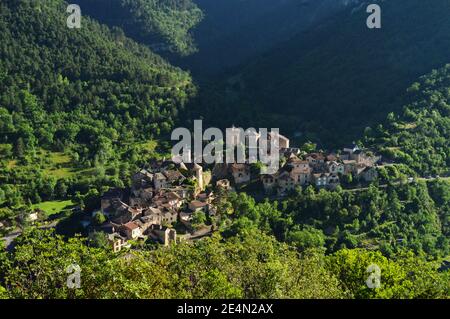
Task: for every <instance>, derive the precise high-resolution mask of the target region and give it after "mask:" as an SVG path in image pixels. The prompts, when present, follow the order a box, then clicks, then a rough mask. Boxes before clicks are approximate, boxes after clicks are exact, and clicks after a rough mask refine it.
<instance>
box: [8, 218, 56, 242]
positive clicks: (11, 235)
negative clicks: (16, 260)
mask: <svg viewBox="0 0 450 319" xmlns="http://www.w3.org/2000/svg"><path fill="white" fill-rule="evenodd" d="M56 224H58V221H57V220H55V221H53V222H51V223H50V224H47V225H42V226H39V227H38V228H39V229H50V228H53V227H55V226H56ZM22 233H23V230H19V231H14V232H12V233H9V234H8V235H6V236H5V237H2V238H1V240H2V241H4V242H5V248H6V249H8V248H9V247H10V246H11V244H12V242H13V241H14V239H16V238H17V237H19V236H20V235H22Z"/></svg>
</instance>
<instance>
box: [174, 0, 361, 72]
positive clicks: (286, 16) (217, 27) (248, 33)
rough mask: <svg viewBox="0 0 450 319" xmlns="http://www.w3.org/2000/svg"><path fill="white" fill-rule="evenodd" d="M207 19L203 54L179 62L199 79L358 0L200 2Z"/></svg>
mask: <svg viewBox="0 0 450 319" xmlns="http://www.w3.org/2000/svg"><path fill="white" fill-rule="evenodd" d="M195 1H196V3H197V5H198V6H199V7H200V8H201V9H202V11H203V12H204V15H205V18H204V20H203V21H202V22H201V23H200V24H199V25H198V27H197V28H196V29H195V30H194V37H195V40H196V42H197V43H198V47H199V50H198V52H197V53H195V54H194V55H192V56H189V57H187V58H186V59H184V60H182V61H181V62H180V63H181V65H183V66H184V67H187V68H189V69H191V70H193V71H194V72H195V73H197V74H200V75H209V74H214V73H217V72H220V71H222V70H224V69H226V68H228V67H232V66H236V65H238V64H239V63H242V62H243V61H245V60H246V59H249V58H251V57H252V56H255V55H258V54H261V53H264V52H265V51H266V50H268V49H270V48H272V47H274V46H275V45H276V44H278V43H281V42H283V41H286V40H288V39H289V38H291V37H292V36H293V35H295V34H296V33H298V32H300V31H302V30H306V29H307V28H309V27H311V26H313V25H315V24H317V23H319V22H320V21H322V20H323V19H325V18H327V17H328V16H330V15H333V14H335V13H336V12H338V11H339V10H341V9H342V8H344V7H345V6H346V5H348V4H350V3H354V2H358V1H359V0H314V1H313V0H301V1H299V0H216V1H211V0H195Z"/></svg>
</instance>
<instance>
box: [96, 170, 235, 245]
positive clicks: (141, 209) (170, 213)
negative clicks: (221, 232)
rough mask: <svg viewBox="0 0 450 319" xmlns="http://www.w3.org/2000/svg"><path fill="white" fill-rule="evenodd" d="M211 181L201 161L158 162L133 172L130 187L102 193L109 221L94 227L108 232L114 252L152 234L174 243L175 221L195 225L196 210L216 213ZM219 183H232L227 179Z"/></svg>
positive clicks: (104, 212)
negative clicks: (207, 185) (185, 162)
mask: <svg viewBox="0 0 450 319" xmlns="http://www.w3.org/2000/svg"><path fill="white" fill-rule="evenodd" d="M208 183H209V178H208V177H207V174H205V173H204V172H203V168H202V167H201V166H200V165H198V164H184V163H181V164H179V165H177V164H175V163H173V162H171V161H158V162H155V163H153V164H152V165H151V166H150V167H149V168H147V169H142V170H140V171H139V172H137V173H136V174H134V176H133V178H132V186H131V188H130V189H129V190H128V191H124V190H118V189H113V190H110V191H108V192H107V193H105V194H104V195H103V196H102V198H101V211H100V212H101V213H102V214H103V215H104V216H105V217H106V219H107V221H106V222H105V223H103V224H102V225H100V226H99V227H96V229H95V231H98V228H100V229H101V231H103V232H106V233H107V234H108V239H109V241H110V244H111V245H112V247H113V250H114V251H115V252H117V251H120V250H121V249H122V248H123V247H126V246H129V243H128V241H129V240H147V239H149V238H151V239H153V240H155V241H158V242H160V243H161V244H164V245H169V244H170V243H174V242H176V241H177V232H176V230H175V228H174V227H173V226H174V225H175V224H177V223H178V222H180V223H181V224H183V225H184V226H185V227H186V229H192V224H191V221H192V219H193V215H194V214H195V213H198V212H203V213H204V214H205V215H209V216H211V217H213V216H214V215H215V208H214V206H213V204H212V202H213V200H214V194H213V192H212V191H208V192H206V191H205V186H206V184H208ZM218 185H223V187H224V188H228V187H229V185H228V184H227V183H226V181H221V182H219V183H218ZM96 213H98V212H96ZM94 214H95V213H94ZM93 231H94V229H93Z"/></svg>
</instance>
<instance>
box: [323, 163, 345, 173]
mask: <svg viewBox="0 0 450 319" xmlns="http://www.w3.org/2000/svg"><path fill="white" fill-rule="evenodd" d="M327 165H328V172H329V173H331V174H341V175H344V174H345V167H344V164H342V163H339V162H336V161H332V162H328V163H327Z"/></svg>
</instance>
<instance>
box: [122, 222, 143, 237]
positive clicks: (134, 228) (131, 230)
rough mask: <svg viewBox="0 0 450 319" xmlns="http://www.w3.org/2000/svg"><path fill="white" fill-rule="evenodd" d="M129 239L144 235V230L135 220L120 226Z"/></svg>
mask: <svg viewBox="0 0 450 319" xmlns="http://www.w3.org/2000/svg"><path fill="white" fill-rule="evenodd" d="M120 230H121V232H123V233H124V234H125V236H126V237H127V239H136V238H138V237H139V236H141V235H142V231H141V229H140V228H139V226H138V225H137V224H136V223H135V222H128V223H126V224H124V225H122V226H121V227H120Z"/></svg>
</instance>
